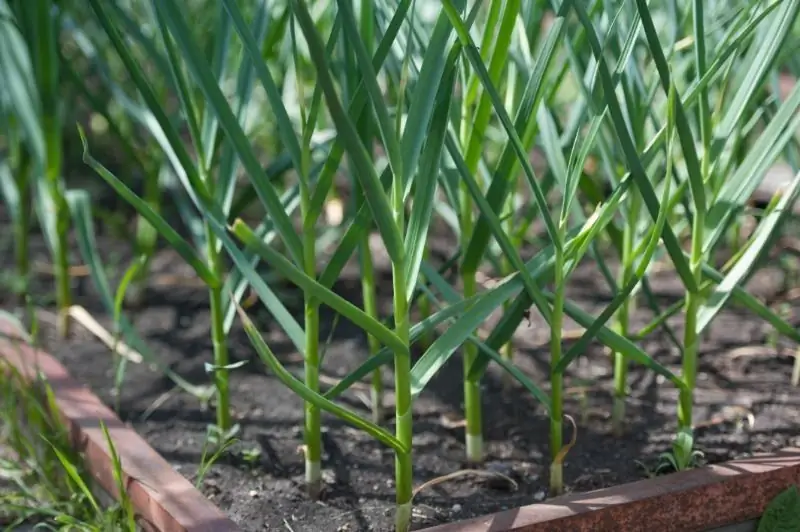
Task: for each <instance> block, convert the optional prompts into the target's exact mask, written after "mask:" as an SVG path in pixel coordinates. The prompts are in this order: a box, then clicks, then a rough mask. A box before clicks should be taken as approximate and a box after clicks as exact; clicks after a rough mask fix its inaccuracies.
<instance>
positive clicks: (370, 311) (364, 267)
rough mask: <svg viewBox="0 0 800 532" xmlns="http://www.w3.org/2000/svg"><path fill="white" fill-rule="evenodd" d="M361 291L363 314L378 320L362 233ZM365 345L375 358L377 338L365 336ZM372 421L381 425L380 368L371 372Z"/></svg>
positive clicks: (372, 274)
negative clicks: (362, 295)
mask: <svg viewBox="0 0 800 532" xmlns="http://www.w3.org/2000/svg"><path fill="white" fill-rule="evenodd" d="M360 258H361V291H362V293H363V294H364V312H366V313H367V315H368V316H370V317H372V318H375V319H378V299H377V295H376V294H377V290H376V285H375V268H374V267H373V264H372V254H371V253H370V249H369V233H364V237H363V239H362V241H361V253H360ZM367 345H368V346H369V354H370V356H375V355H376V354H377V353H378V351H380V349H381V344H380V342H379V341H378V339H377V338H375V337H374V336H372V335H369V334H368V335H367ZM371 395H372V397H371V404H372V421H373V423H375V424H381V423H383V372H382V371H381V368H378V369H376V370H375V371H373V372H372V389H371Z"/></svg>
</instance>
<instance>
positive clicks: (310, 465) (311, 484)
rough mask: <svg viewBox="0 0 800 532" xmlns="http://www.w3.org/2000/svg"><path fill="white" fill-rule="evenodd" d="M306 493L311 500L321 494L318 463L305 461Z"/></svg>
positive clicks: (320, 468)
mask: <svg viewBox="0 0 800 532" xmlns="http://www.w3.org/2000/svg"><path fill="white" fill-rule="evenodd" d="M306 491H307V492H308V496H309V497H310V498H312V499H318V498H319V496H320V494H321V493H322V467H321V465H320V463H319V462H314V461H311V460H306Z"/></svg>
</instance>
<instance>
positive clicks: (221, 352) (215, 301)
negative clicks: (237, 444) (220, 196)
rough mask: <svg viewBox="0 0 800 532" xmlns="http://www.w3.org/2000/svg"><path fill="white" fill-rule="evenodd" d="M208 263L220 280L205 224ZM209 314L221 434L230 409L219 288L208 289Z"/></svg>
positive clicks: (214, 248) (228, 421) (218, 264)
mask: <svg viewBox="0 0 800 532" xmlns="http://www.w3.org/2000/svg"><path fill="white" fill-rule="evenodd" d="M205 229H206V241H207V251H208V262H209V265H210V267H211V271H213V272H214V273H216V274H217V275H218V277H219V278H220V279H221V278H222V275H223V272H222V261H221V258H220V254H219V251H218V248H217V237H216V235H215V234H214V232H213V230H212V229H211V226H210V224H208V223H206V227H205ZM208 291H209V298H210V304H209V310H210V312H211V343H212V346H213V349H214V365H215V366H217V368H216V371H214V387H215V388H216V391H217V427H218V428H219V429H220V430H221V431H222V432H223V433H224V432H227V431H229V430H230V428H231V407H230V393H229V381H228V370H227V368H226V366H228V364H229V361H228V344H227V340H226V337H225V309H224V308H223V305H222V285H221V284H220V285H219V286H212V287H209V289H208Z"/></svg>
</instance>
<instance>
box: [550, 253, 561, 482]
mask: <svg viewBox="0 0 800 532" xmlns="http://www.w3.org/2000/svg"><path fill="white" fill-rule="evenodd" d="M555 259H556V260H555V279H554V282H555V297H554V299H553V313H552V316H551V320H550V367H551V368H555V367H556V365H557V364H558V362H559V360H560V359H561V328H562V326H563V322H564V273H563V272H564V256H563V254H562V253H561V252H558V251H557V252H556V257H555ZM550 386H551V390H550V400H551V402H552V411H551V413H550V458H551V464H550V495H559V494H561V493H563V491H564V476H563V472H562V468H563V457H559V453H560V452H561V448H562V447H563V431H562V423H563V419H564V403H563V388H564V377H563V375H562V374H561V373H556V372H554V371H552V370H551V372H550Z"/></svg>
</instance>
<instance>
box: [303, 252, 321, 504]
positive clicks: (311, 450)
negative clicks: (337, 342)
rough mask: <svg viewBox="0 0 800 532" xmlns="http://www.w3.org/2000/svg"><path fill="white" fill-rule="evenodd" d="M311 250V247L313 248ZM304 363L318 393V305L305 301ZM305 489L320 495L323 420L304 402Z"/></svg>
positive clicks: (308, 380)
mask: <svg viewBox="0 0 800 532" xmlns="http://www.w3.org/2000/svg"><path fill="white" fill-rule="evenodd" d="M312 249H313V247H312ZM305 318H306V321H305V326H306V346H305V347H306V363H305V383H306V386H308V387H309V388H310V389H311V390H314V391H315V392H318V391H319V364H320V361H319V305H318V304H317V303H316V302H314V301H313V300H311V298H307V299H306V302H305ZM304 438H305V458H306V489H307V490H308V496H309V497H310V498H311V499H317V498H319V496H320V493H321V492H322V417H321V412H320V409H319V407H317V406H315V405H314V404H312V403H308V402H307V403H305V434H304Z"/></svg>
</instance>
